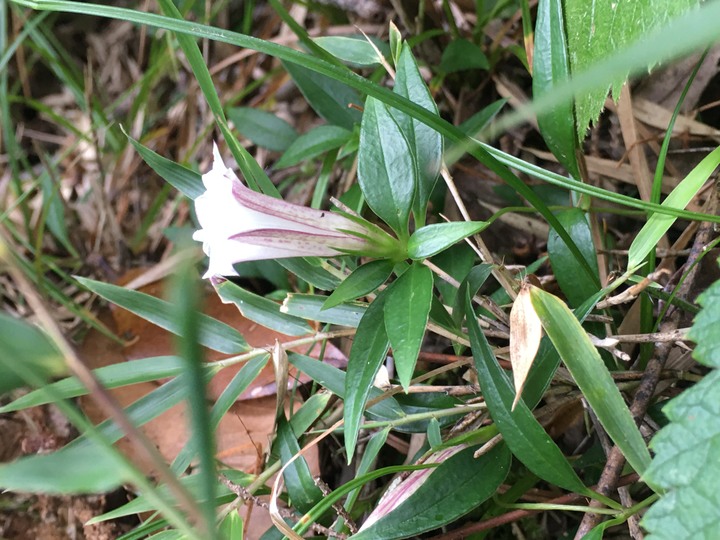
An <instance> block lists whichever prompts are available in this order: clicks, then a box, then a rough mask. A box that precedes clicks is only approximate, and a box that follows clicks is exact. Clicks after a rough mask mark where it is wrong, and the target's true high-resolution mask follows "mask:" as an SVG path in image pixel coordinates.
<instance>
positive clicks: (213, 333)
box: [75, 276, 251, 354]
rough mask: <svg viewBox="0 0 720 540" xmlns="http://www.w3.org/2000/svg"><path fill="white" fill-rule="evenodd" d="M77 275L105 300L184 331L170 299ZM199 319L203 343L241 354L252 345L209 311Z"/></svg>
mask: <svg viewBox="0 0 720 540" xmlns="http://www.w3.org/2000/svg"><path fill="white" fill-rule="evenodd" d="M75 279H77V280H78V281H79V282H80V284H81V285H82V286H83V287H86V288H87V289H89V290H90V291H92V292H94V293H95V294H97V295H99V296H102V297H103V298H104V299H105V300H108V301H109V302H112V303H113V304H117V305H118V306H120V307H121V308H124V309H127V310H128V311H130V312H132V313H134V314H135V315H137V316H139V317H142V318H143V319H146V320H148V321H150V322H151V323H153V324H155V325H157V326H159V327H160V328H163V329H165V330H167V331H168V332H172V333H173V334H178V333H179V332H180V328H179V327H178V324H177V322H176V321H175V317H174V308H173V306H172V304H170V303H169V302H166V301H165V300H161V299H159V298H155V297H154V296H150V295H149V294H145V293H141V292H138V291H133V290H130V289H126V288H124V287H118V286H117V285H111V284H109V283H102V282H101V281H95V280H93V279H88V278H84V277H79V276H76V277H75ZM198 319H199V322H198V324H199V325H200V336H199V341H200V343H201V344H202V345H205V346H206V347H208V348H210V349H213V350H215V351H219V352H221V353H225V354H238V353H242V352H247V351H249V350H250V348H251V347H250V346H249V345H248V344H247V342H246V341H245V339H244V338H243V337H242V335H241V334H240V333H239V332H238V331H237V330H235V329H234V328H233V327H232V326H228V325H227V324H225V323H223V322H220V321H218V320H217V319H213V318H212V317H208V316H207V315H202V314H201V315H199V317H198Z"/></svg>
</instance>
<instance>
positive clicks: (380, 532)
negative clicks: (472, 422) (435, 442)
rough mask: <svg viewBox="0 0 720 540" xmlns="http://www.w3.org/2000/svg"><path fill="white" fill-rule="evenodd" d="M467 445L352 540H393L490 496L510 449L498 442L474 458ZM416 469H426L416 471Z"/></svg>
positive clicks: (443, 521) (442, 522) (500, 479)
mask: <svg viewBox="0 0 720 540" xmlns="http://www.w3.org/2000/svg"><path fill="white" fill-rule="evenodd" d="M475 450H476V448H473V447H470V448H465V449H464V450H461V451H460V452H458V453H457V454H455V455H453V456H451V457H449V458H448V459H446V460H445V461H443V462H442V463H441V464H440V466H439V467H437V468H435V469H433V470H431V471H429V472H430V475H429V476H428V477H427V479H426V480H425V481H424V482H423V483H422V484H421V485H420V487H419V488H418V489H417V491H415V492H414V493H413V494H412V495H410V497H408V498H407V499H406V500H405V501H403V502H402V503H400V505H399V506H398V507H397V508H395V509H394V510H392V511H391V512H390V513H389V514H386V515H384V516H382V517H380V519H379V520H378V521H376V522H374V523H373V524H372V525H370V526H369V527H367V528H363V529H362V530H361V531H360V532H359V533H357V534H355V535H353V537H352V538H353V540H396V539H399V538H408V537H410V536H415V535H418V534H420V533H422V532H425V531H429V530H432V529H437V528H438V527H442V526H443V525H445V524H447V523H451V522H452V521H454V520H456V519H457V518H459V517H461V516H462V515H464V514H467V513H468V512H469V511H470V510H472V509H473V508H475V507H477V506H478V505H480V504H481V503H482V502H484V501H486V500H487V499H489V498H490V497H492V496H493V494H494V493H495V490H496V489H497V488H498V487H499V486H500V484H501V483H502V482H503V480H505V476H506V475H507V473H508V470H509V468H510V452H508V450H507V447H506V446H505V445H504V444H500V445H498V446H496V447H495V448H493V449H492V450H490V451H489V452H488V453H486V454H484V455H482V456H481V457H480V458H478V459H475V458H474V457H473V453H474V452H475ZM418 472H424V473H425V472H428V471H416V472H415V473H412V474H417V473H418Z"/></svg>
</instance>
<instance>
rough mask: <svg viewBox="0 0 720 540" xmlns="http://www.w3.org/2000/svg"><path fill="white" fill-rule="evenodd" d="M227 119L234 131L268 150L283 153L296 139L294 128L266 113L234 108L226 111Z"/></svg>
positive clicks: (246, 108) (250, 108)
mask: <svg viewBox="0 0 720 540" xmlns="http://www.w3.org/2000/svg"><path fill="white" fill-rule="evenodd" d="M227 117H228V118H229V119H230V120H232V123H233V124H234V126H235V131H237V132H238V133H240V134H241V135H243V136H245V137H247V138H248V139H250V140H251V141H252V142H253V143H254V144H256V145H258V146H261V147H262V148H267V149H268V150H274V151H276V152H284V151H285V150H287V149H288V148H289V147H290V145H291V144H292V143H293V142H294V141H295V139H297V138H298V133H297V131H295V128H294V127H292V126H291V125H290V124H288V123H287V122H286V121H285V120H283V119H282V118H280V117H278V116H275V115H274V114H273V113H270V112H267V111H263V110H260V109H255V108H253V107H234V108H232V109H228V111H227Z"/></svg>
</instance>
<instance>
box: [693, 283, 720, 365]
mask: <svg viewBox="0 0 720 540" xmlns="http://www.w3.org/2000/svg"><path fill="white" fill-rule="evenodd" d="M697 302H698V304H700V305H701V306H702V307H703V309H702V310H701V311H700V313H698V315H697V317H695V321H694V322H693V325H692V328H690V332H688V338H689V339H691V340H693V341H694V342H695V343H696V345H695V353H694V354H693V356H694V357H695V360H697V361H698V362H700V363H701V364H705V365H706V366H712V367H715V368H720V339H718V338H719V335H718V324H720V282H715V283H714V284H713V285H712V286H711V287H710V288H708V290H706V291H705V292H704V293H702V294H701V295H700V296H699V297H698V299H697Z"/></svg>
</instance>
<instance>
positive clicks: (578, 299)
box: [548, 208, 600, 306]
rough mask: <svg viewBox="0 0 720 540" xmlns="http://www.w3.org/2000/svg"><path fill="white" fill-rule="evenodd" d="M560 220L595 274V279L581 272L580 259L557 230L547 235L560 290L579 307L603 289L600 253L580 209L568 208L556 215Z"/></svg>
mask: <svg viewBox="0 0 720 540" xmlns="http://www.w3.org/2000/svg"><path fill="white" fill-rule="evenodd" d="M556 216H557V218H558V221H559V222H560V224H561V225H562V226H563V227H564V228H565V230H566V231H567V233H568V234H569V235H570V238H572V239H573V242H575V245H576V246H577V247H578V249H579V250H580V253H582V255H583V257H584V258H585V261H587V264H588V265H589V266H590V268H592V270H593V272H594V274H595V280H592V279H590V276H589V275H587V274H585V273H584V272H583V271H582V268H580V266H579V265H578V262H577V260H576V259H575V257H573V254H572V253H570V251H569V250H568V248H567V246H566V245H565V242H563V241H562V240H561V239H560V237H559V236H558V234H557V233H556V232H555V229H550V234H549V235H548V255H549V256H550V264H551V265H552V268H553V274H554V275H555V278H556V279H557V282H558V285H560V289H562V292H563V293H564V294H565V296H566V297H567V299H568V303H569V304H570V305H571V306H579V305H580V304H582V303H583V302H584V301H585V300H587V299H588V298H589V297H591V296H592V295H593V294H595V293H596V292H597V291H598V290H599V289H600V276H599V272H598V266H597V251H596V249H595V244H593V238H592V231H591V230H590V225H589V224H588V221H587V217H586V215H585V212H583V211H582V210H580V209H579V208H568V209H567V210H561V211H560V212H558V213H557V214H556Z"/></svg>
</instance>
